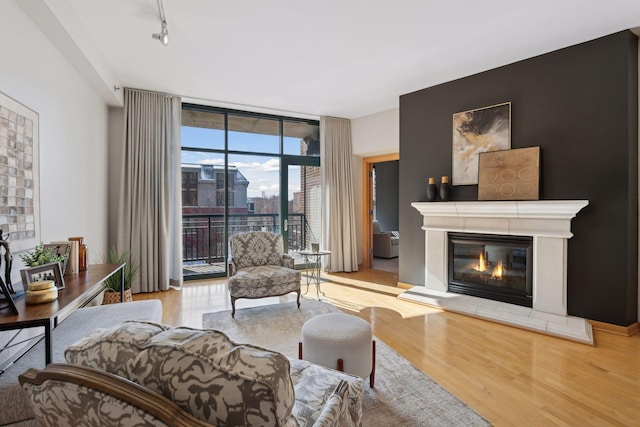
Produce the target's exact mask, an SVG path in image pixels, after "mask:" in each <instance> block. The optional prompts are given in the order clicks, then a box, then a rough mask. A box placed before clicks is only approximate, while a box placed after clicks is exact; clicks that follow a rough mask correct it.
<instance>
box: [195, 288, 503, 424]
mask: <svg viewBox="0 0 640 427" xmlns="http://www.w3.org/2000/svg"><path fill="white" fill-rule="evenodd" d="M335 311H339V310H338V309H337V308H335V307H334V306H332V305H331V304H327V303H324V302H321V301H315V300H308V299H304V300H302V302H301V307H300V310H298V309H297V308H296V305H295V303H294V302H291V303H285V304H275V305H267V306H262V307H254V308H245V309H240V310H237V311H236V317H235V319H233V318H231V312H230V311H221V312H217V313H206V314H204V315H203V316H202V325H203V328H206V329H218V330H221V331H223V332H225V333H226V334H227V335H229V337H230V338H231V339H232V340H234V341H236V342H239V343H251V344H255V345H259V346H262V347H265V348H268V349H271V350H275V351H279V352H280V353H283V354H285V355H287V356H289V357H298V342H299V341H300V339H301V331H302V325H303V324H304V322H305V321H306V320H307V319H310V318H311V317H313V316H317V315H319V314H323V313H331V312H335ZM376 341H377V342H376V380H375V381H376V382H375V389H371V388H370V387H369V381H368V380H366V381H365V398H364V408H363V413H364V418H363V422H362V425H363V426H364V427H369V426H385V427H386V426H397V427H409V426H487V425H490V424H489V423H488V422H487V421H486V420H485V419H484V418H482V417H481V416H480V415H478V413H476V412H475V411H474V410H473V409H471V408H470V407H469V406H467V405H466V404H464V403H463V402H462V401H460V400H459V399H457V398H456V397H455V396H453V395H452V394H451V393H449V392H448V391H446V390H445V389H443V388H442V387H440V386H439V385H438V384H436V383H435V382H434V381H433V380H432V379H431V378H429V377H427V376H426V375H424V374H423V373H422V372H421V371H419V370H418V369H417V368H416V367H414V366H413V365H412V364H411V363H410V362H409V361H407V360H406V359H405V358H403V357H402V356H400V355H399V354H398V353H396V352H395V351H393V350H392V349H391V348H390V347H389V346H387V345H386V344H385V343H383V342H382V341H380V340H379V339H376Z"/></svg>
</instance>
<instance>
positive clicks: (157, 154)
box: [116, 89, 182, 293]
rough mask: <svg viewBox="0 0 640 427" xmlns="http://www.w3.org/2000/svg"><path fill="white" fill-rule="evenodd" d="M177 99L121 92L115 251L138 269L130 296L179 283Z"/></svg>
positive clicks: (160, 94)
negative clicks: (130, 258)
mask: <svg viewBox="0 0 640 427" xmlns="http://www.w3.org/2000/svg"><path fill="white" fill-rule="evenodd" d="M180 113H181V100H180V97H177V96H171V95H167V94H164V93H155V92H148V91H142V90H135V89H125V92H124V148H123V150H122V156H121V171H122V173H121V179H120V186H119V189H120V194H119V206H118V219H117V240H116V242H117V243H116V247H117V249H118V251H119V252H122V251H130V252H131V254H132V256H133V258H134V259H135V260H137V261H138V263H139V264H140V273H139V274H138V276H137V278H136V280H134V281H133V283H132V285H131V290H132V292H133V293H139V292H154V291H164V290H167V289H169V286H170V285H173V286H179V285H180V284H181V282H182V237H181V234H180V233H181V228H182V215H181V208H182V207H181V202H182V201H181V197H180V195H181V193H180V192H181V189H180V188H181V187H180V179H181V175H180Z"/></svg>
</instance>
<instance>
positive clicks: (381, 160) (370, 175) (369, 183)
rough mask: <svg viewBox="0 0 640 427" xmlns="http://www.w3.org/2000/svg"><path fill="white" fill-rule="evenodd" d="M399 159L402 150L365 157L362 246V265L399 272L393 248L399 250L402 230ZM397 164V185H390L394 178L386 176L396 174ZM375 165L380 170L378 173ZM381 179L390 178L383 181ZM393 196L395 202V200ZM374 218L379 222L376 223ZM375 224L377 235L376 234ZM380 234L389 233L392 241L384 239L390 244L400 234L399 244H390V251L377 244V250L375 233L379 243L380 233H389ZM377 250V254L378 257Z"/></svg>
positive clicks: (363, 169) (363, 164) (363, 161)
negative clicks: (400, 229)
mask: <svg viewBox="0 0 640 427" xmlns="http://www.w3.org/2000/svg"><path fill="white" fill-rule="evenodd" d="M399 159H400V155H399V153H393V154H385V155H381V156H373V157H365V158H363V159H362V174H363V176H362V185H363V189H362V197H363V200H362V207H363V209H362V211H363V215H362V224H363V226H362V229H363V230H362V240H363V242H362V248H363V251H364V253H363V256H362V263H363V267H364V268H375V267H376V266H377V267H380V268H383V269H384V270H385V271H386V270H389V269H391V270H396V274H397V263H398V256H394V250H395V251H397V250H398V249H399V233H398V231H399V230H398V225H397V221H398V219H397V217H398V187H397V173H398V167H399ZM394 167H395V175H396V177H395V182H396V184H395V187H394V184H393V183H391V187H394V188H389V181H391V180H390V179H388V178H385V176H389V173H391V174H393V172H390V171H392V170H393V169H394ZM376 169H377V172H378V174H376ZM380 173H382V175H381V174H380ZM381 179H382V180H385V181H387V182H384V183H383V182H382V181H381ZM394 198H395V203H394V202H393V200H394ZM378 199H380V200H378ZM383 204H384V205H383ZM391 205H394V206H395V219H394V218H393V216H394V215H393V214H390V213H389V211H390V210H393V209H394V208H393V206H391ZM385 217H386V218H385ZM374 221H377V222H376V223H374ZM374 225H375V231H376V233H375V234H376V236H374ZM379 234H385V235H388V237H389V241H386V242H384V244H390V243H391V237H397V239H394V243H396V245H395V246H396V248H389V250H388V251H385V252H378V249H380V250H381V251H382V248H378V247H376V248H375V249H376V250H375V251H374V237H375V239H376V243H377V240H378V239H380V238H381V237H382V238H386V236H379ZM374 252H375V254H376V256H375V257H374ZM374 264H375V265H374Z"/></svg>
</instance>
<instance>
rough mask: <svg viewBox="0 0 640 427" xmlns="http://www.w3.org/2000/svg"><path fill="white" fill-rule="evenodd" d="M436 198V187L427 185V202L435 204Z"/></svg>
mask: <svg viewBox="0 0 640 427" xmlns="http://www.w3.org/2000/svg"><path fill="white" fill-rule="evenodd" d="M437 198H438V187H437V186H436V185H435V184H427V202H435V200H436V199H437Z"/></svg>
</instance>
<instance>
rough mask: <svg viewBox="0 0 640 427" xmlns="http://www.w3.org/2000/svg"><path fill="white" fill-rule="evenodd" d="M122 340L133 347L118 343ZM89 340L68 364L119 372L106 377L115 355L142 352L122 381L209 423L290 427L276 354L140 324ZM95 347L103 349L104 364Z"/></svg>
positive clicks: (288, 393)
mask: <svg viewBox="0 0 640 427" xmlns="http://www.w3.org/2000/svg"><path fill="white" fill-rule="evenodd" d="M124 335H129V340H130V341H131V342H132V343H133V344H130V343H127V342H125V341H124V340H122V339H120V338H118V337H120V336H124ZM87 341H90V342H91V343H90V344H89V343H88V342H85V341H84V340H82V341H80V342H79V343H78V345H74V346H73V348H72V349H69V351H68V354H69V356H70V360H69V362H71V363H76V362H77V363H82V364H87V365H88V366H91V367H95V368H99V369H105V370H107V371H108V372H111V373H116V372H114V371H111V370H118V371H122V369H121V368H116V367H114V366H113V363H112V362H113V361H114V360H115V359H114V358H113V356H112V353H113V352H116V353H117V352H118V351H119V350H118V347H120V348H122V350H123V352H124V353H125V354H128V353H129V352H130V351H131V350H132V349H134V348H137V347H138V346H141V347H142V348H141V349H139V351H138V352H137V354H136V356H135V358H134V360H133V363H129V362H125V361H123V365H124V366H126V369H125V370H127V371H129V372H126V373H125V374H123V376H124V377H125V378H128V379H130V380H133V381H135V382H137V383H138V384H141V385H143V386H145V387H148V388H149V389H151V390H153V391H156V392H158V393H160V394H162V395H164V396H165V397H167V398H169V399H171V400H172V401H174V402H175V403H176V404H178V406H180V407H182V408H183V409H185V410H187V411H188V412H190V413H191V414H192V415H194V416H196V417H197V418H199V419H201V420H203V421H206V422H208V423H210V424H213V425H225V426H258V425H270V426H289V425H292V423H293V422H294V421H293V418H292V417H291V412H292V410H293V405H294V389H293V384H292V382H291V377H290V375H289V368H290V365H289V359H287V357H285V356H284V355H282V354H280V353H276V352H273V351H270V350H266V349H263V348H260V347H255V346H251V345H239V344H236V343H234V342H233V341H231V340H230V339H229V338H228V337H227V336H226V335H225V334H224V333H222V332H219V331H213V330H200V329H192V328H184V327H182V328H167V327H165V326H162V325H151V324H145V323H143V324H140V323H137V322H125V323H123V324H122V325H120V326H119V328H112V329H109V330H106V331H102V332H101V333H99V334H98V333H97V334H94V335H92V337H90V340H87ZM102 341H104V342H105V345H104V346H103V345H102V344H101V342H102ZM98 348H106V349H108V351H106V353H105V355H104V357H101V355H100V352H99V351H97V349H98ZM81 353H86V354H85V355H82V354H81ZM118 358H119V356H118ZM118 358H116V359H118ZM74 361H76V362H74ZM119 375H120V374H119Z"/></svg>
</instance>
